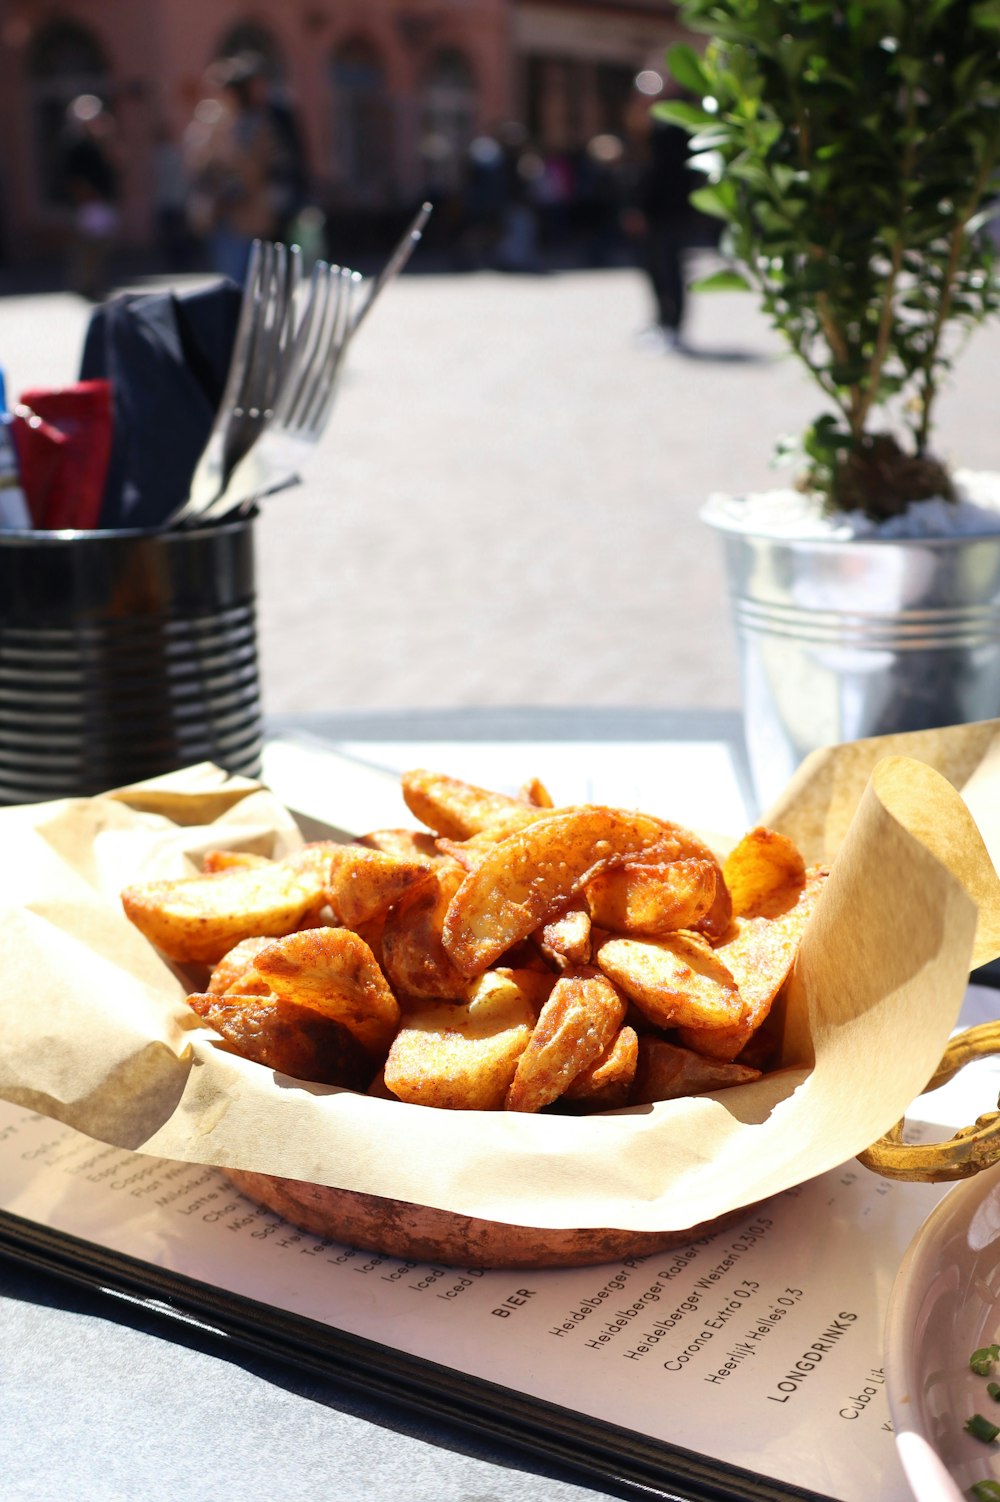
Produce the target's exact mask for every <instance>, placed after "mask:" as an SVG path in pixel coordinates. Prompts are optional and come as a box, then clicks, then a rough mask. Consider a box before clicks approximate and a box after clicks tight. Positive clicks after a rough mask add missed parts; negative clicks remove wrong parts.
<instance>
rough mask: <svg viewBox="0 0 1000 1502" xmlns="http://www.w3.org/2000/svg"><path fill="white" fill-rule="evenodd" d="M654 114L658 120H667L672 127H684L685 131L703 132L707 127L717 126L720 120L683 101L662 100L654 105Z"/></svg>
mask: <svg viewBox="0 0 1000 1502" xmlns="http://www.w3.org/2000/svg"><path fill="white" fill-rule="evenodd" d="M652 113H653V115H654V116H655V117H656V119H657V120H667V121H669V123H670V124H671V125H683V127H684V129H685V130H703V129H704V128H705V127H706V126H707V125H716V124H717V123H718V119H717V117H716V116H715V115H710V114H709V112H708V110H703V109H702V108H701V106H700V105H697V104H685V103H684V101H683V100H682V99H661V100H660V101H659V103H658V104H654V105H653V108H652Z"/></svg>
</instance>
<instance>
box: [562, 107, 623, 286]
mask: <svg viewBox="0 0 1000 1502" xmlns="http://www.w3.org/2000/svg"><path fill="white" fill-rule="evenodd" d="M626 202H627V179H626V163H625V146H624V143H623V141H622V139H621V137H620V136H616V135H613V134H611V133H610V132H605V133H602V134H601V135H596V136H592V137H591V139H590V140H589V141H588V142H587V146H586V150H585V151H584V152H583V155H582V158H581V161H580V167H579V171H578V173H577V189H576V205H575V222H576V227H577V231H578V233H579V234H580V237H581V240H582V245H583V254H584V259H585V261H586V264H587V265H588V266H614V265H616V264H617V263H618V261H619V259H620V257H621V254H622V248H623V237H622V214H623V212H624V209H625V207H626Z"/></svg>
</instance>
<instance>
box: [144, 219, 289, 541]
mask: <svg viewBox="0 0 1000 1502" xmlns="http://www.w3.org/2000/svg"><path fill="white" fill-rule="evenodd" d="M300 280H301V256H300V254H299V251H298V248H297V247H294V246H293V247H292V248H291V249H289V248H288V247H287V246H285V245H279V244H274V243H272V242H271V241H260V240H256V241H254V244H253V247H252V250H251V255H250V264H249V267H248V270H247V280H246V285H245V288H244V292H243V301H242V304H241V307H240V317H239V322H238V324H237V328H236V335H235V338H234V341H233V352H232V355H231V357H230V362H229V371H228V373H227V376H226V385H225V389H224V391H223V393H222V399H221V401H220V402H219V407H218V411H217V413H216V417H215V422H214V423H213V425H212V431H211V433H210V434H209V437H208V441H207V443H206V445H205V448H204V450H203V451H202V454H201V457H200V459H199V460H198V465H197V468H196V469H195V472H194V475H193V477H192V480H191V487H190V491H189V494H188V496H187V498H186V500H185V501H184V502H183V503H182V504H181V505H180V506H179V507H178V508H177V509H176V511H174V512H173V513H172V514H171V515H170V516H169V517H168V518H167V521H166V523H165V525H167V526H188V525H191V524H192V523H195V522H200V521H202V520H204V518H205V517H206V515H207V513H208V511H209V510H210V509H211V507H212V505H213V503H214V502H215V501H216V500H217V498H218V497H219V495H220V494H221V493H222V492H223V490H224V489H225V486H226V483H227V481H228V479H229V476H230V475H231V474H232V472H233V470H234V468H235V467H236V465H237V464H238V463H239V461H240V460H241V459H242V458H243V456H244V455H245V454H246V453H247V452H248V450H249V449H250V448H251V446H252V445H253V443H254V441H255V440H256V438H257V436H258V434H259V433H260V431H261V429H262V427H263V425H264V423H265V422H266V421H267V420H268V418H269V416H270V413H271V411H272V409H273V406H274V402H275V400H276V399H277V395H278V393H279V391H280V389H281V380H282V373H283V369H284V366H285V363H286V361H287V358H288V354H289V351H290V347H291V339H292V334H293V331H294V322H295V306H296V300H297V291H298V287H299V284H300Z"/></svg>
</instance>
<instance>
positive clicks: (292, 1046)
mask: <svg viewBox="0 0 1000 1502" xmlns="http://www.w3.org/2000/svg"><path fill="white" fill-rule="evenodd" d="M188 1005H189V1006H190V1008H191V1010H192V1011H194V1012H197V1014H198V1016H199V1017H201V1018H203V1019H204V1021H205V1022H207V1023H208V1025H209V1027H212V1028H214V1029H215V1031H216V1032H217V1033H218V1034H219V1036H220V1037H221V1038H223V1039H224V1040H225V1041H226V1042H227V1043H228V1044H230V1045H231V1047H232V1048H234V1049H235V1050H236V1052H237V1053H239V1054H242V1055H243V1057H244V1058H245V1059H253V1060H254V1061H255V1062H256V1063H258V1064H263V1065H265V1066H266V1067H267V1068H268V1069H276V1070H277V1071H278V1073H279V1074H287V1075H290V1076H291V1078H292V1079H296V1080H311V1081H314V1082H315V1083H316V1084H318V1085H342V1086H344V1087H345V1088H346V1089H348V1090H364V1089H366V1088H367V1086H368V1082H369V1080H370V1079H371V1075H372V1070H373V1068H374V1065H373V1063H372V1060H371V1057H370V1055H369V1054H368V1053H367V1052H366V1051H365V1050H364V1049H363V1048H362V1047H361V1045H360V1043H358V1041H357V1039H356V1038H355V1037H354V1036H353V1035H352V1034H351V1033H350V1031H349V1030H348V1029H347V1028H345V1027H344V1026H343V1025H342V1024H341V1023H339V1022H338V1021H337V1020H336V1018H333V1017H327V1016H324V1014H323V1013H322V1012H317V1011H315V1010H314V1009H313V1008H312V1007H303V1006H297V1005H296V1004H295V1002H291V1001H283V1000H282V999H281V998H280V997H276V996H238V995H233V996H214V995H211V994H202V995H197V994H196V995H193V996H189V997H188Z"/></svg>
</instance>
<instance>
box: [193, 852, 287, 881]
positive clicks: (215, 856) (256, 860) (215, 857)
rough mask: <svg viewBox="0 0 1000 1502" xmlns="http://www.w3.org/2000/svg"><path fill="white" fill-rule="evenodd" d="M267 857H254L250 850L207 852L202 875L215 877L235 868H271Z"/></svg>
mask: <svg viewBox="0 0 1000 1502" xmlns="http://www.w3.org/2000/svg"><path fill="white" fill-rule="evenodd" d="M270 864H271V862H270V860H269V859H268V857H267V856H266V855H254V854H253V852H252V851H250V850H206V851H205V854H204V855H203V856H202V858H201V874H202V875H203V876H214V875H215V873H216V872H217V871H231V870H232V869H233V867H234V866H244V867H249V866H269V865H270Z"/></svg>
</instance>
